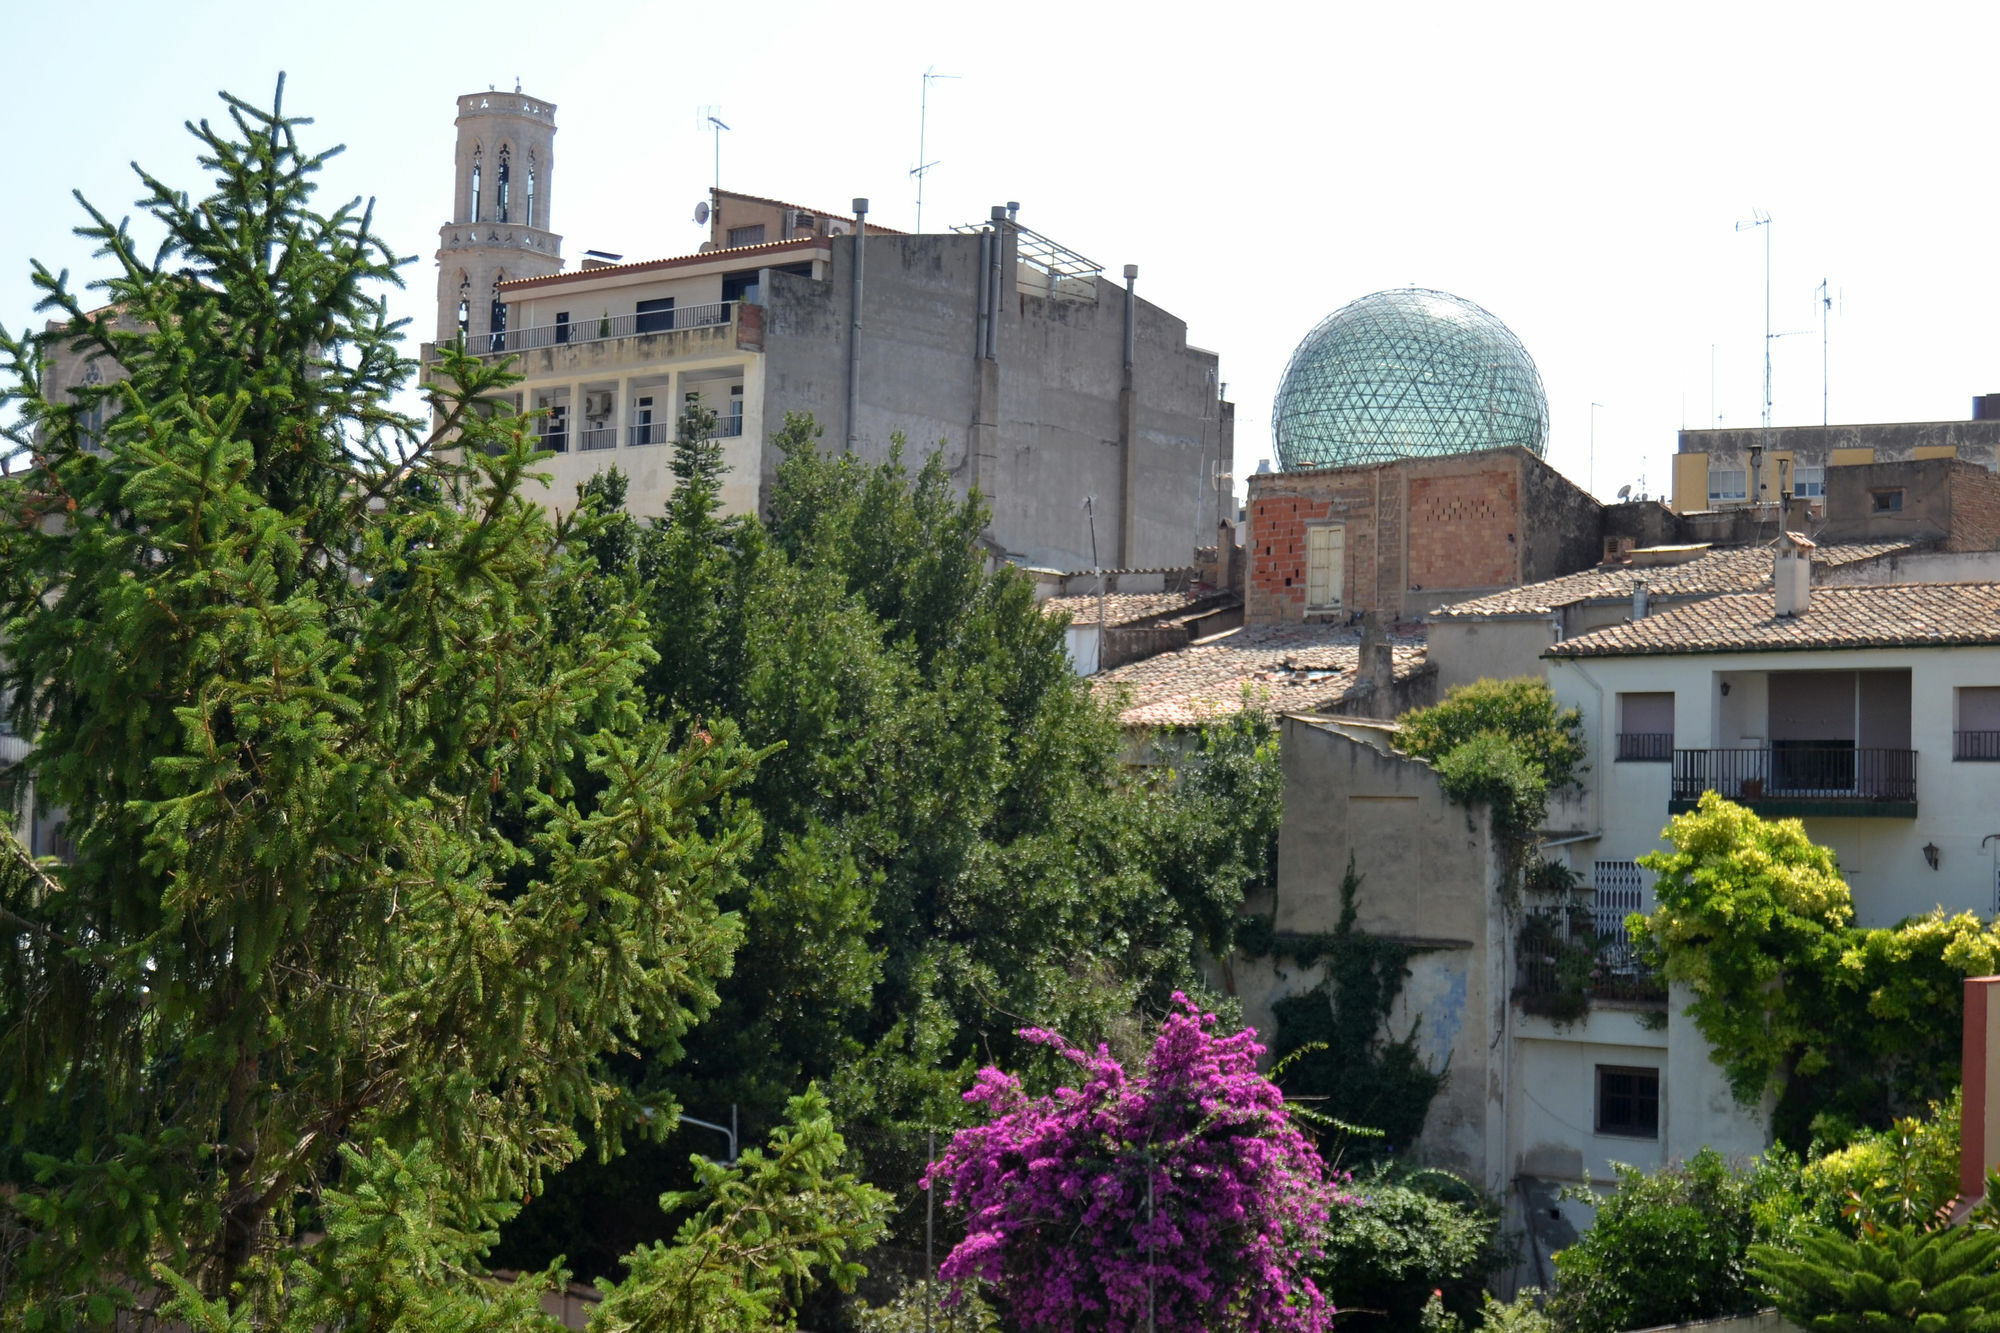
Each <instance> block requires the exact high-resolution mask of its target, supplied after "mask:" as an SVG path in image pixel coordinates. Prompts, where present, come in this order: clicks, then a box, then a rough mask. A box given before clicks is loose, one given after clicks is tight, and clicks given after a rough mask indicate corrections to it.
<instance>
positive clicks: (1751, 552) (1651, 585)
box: [1431, 542, 1914, 620]
mask: <svg viewBox="0 0 2000 1333" xmlns="http://www.w3.org/2000/svg"><path fill="white" fill-rule="evenodd" d="M1912 549H1914V547H1913V545H1912V543H1909V542H1842V543H1839V544H1836V545H1828V546H1821V547H1819V548H1817V549H1816V550H1814V551H1813V563H1814V564H1816V565H1821V566H1823V567H1826V568H1833V567H1835V566H1839V565H1849V564H1853V563H1855V562H1856V561H1861V560H1874V559H1876V558H1878V557H1880V556H1885V555H1894V554H1896V553H1898V552H1901V551H1908V550H1912ZM1773 558H1774V552H1773V549H1772V548H1771V547H1769V546H1761V545H1760V546H1730V547H1724V548H1722V549H1720V550H1712V551H1709V552H1708V553H1707V554H1705V555H1700V556H1696V557H1695V558H1694V559H1692V560H1690V561H1688V562H1686V563H1685V564H1679V565H1645V566H1641V565H1599V566H1598V567H1597V568H1595V569H1586V570H1584V571H1583V572H1581V573H1578V574H1568V575H1565V576H1563V577H1562V578H1559V579H1549V580H1547V581H1546V582H1543V583H1529V584H1524V585H1523V586H1521V587H1519V588H1509V589H1507V590H1506V591H1505V592H1496V593H1492V594H1490V595H1488V596H1485V597H1475V598H1473V599H1472V600H1471V601H1467V602H1454V603H1452V604H1451V605H1449V606H1441V607H1438V608H1437V609H1436V610H1435V611H1432V612H1431V616H1432V618H1433V619H1438V620H1457V619H1463V618H1467V617H1475V616H1521V615H1548V614H1550V613H1551V612H1553V611H1554V610H1555V609H1556V608H1557V607H1563V606H1573V605H1575V604H1576V603H1578V602H1592V601H1611V602H1615V601H1630V600H1631V598H1632V587H1633V585H1634V584H1636V583H1638V582H1639V581H1640V580H1642V579H1643V580H1645V583H1646V591H1647V594H1648V596H1651V597H1664V598H1676V597H1680V598H1688V597H1715V596H1719V595H1721V594H1723V593H1732V592H1756V591H1759V590H1762V589H1767V588H1769V587H1770V586H1771V563H1772V560H1773Z"/></svg>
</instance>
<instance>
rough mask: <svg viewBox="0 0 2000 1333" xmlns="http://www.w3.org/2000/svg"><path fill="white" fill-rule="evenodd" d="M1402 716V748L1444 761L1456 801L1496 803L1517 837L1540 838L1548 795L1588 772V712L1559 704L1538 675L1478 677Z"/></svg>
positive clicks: (1500, 827)
mask: <svg viewBox="0 0 2000 1333" xmlns="http://www.w3.org/2000/svg"><path fill="white" fill-rule="evenodd" d="M1397 720H1398V722H1399V723H1400V724H1401V725H1402V728H1403V730H1402V733H1401V734H1400V735H1399V736H1398V737H1397V741H1396V743H1397V746H1398V747H1399V748H1400V749H1402V750H1403V752H1404V753H1406V754H1412V755H1415V756H1416V757H1417V758H1419V759H1428V760H1430V761H1431V762H1432V763H1433V764H1435V765H1437V769H1438V773H1439V776H1440V778H1441V779H1442V781H1443V785H1444V789H1445V794H1446V795H1448V796H1450V797H1451V798H1452V799H1453V800H1455V801H1458V802H1460V803H1462V804H1463V803H1470V802H1472V801H1475V800H1482V801H1486V802H1489V803H1490V804H1491V805H1492V807H1493V820H1494V826H1495V828H1496V830H1497V831H1499V832H1500V833H1501V834H1502V835H1503V836H1506V837H1509V838H1513V839H1515V840H1517V841H1525V840H1527V839H1529V838H1532V837H1533V836H1534V832H1535V830H1536V829H1537V828H1538V827H1540V825H1541V822H1542V816H1543V814H1544V813H1545V811H1546V809H1547V804H1548V796H1549V793H1551V792H1558V791H1564V790H1567V789H1569V788H1571V787H1574V786H1576V785H1577V782H1578V779H1579V777H1580V775H1581V774H1582V772H1583V761H1584V749H1583V721H1582V716H1581V715H1580V714H1579V713H1578V712H1577V710H1576V709H1574V708H1572V709H1570V710H1569V711H1568V712H1564V711H1563V710H1561V709H1560V708H1558V707H1556V700H1555V694H1554V693H1553V692H1552V691H1551V690H1550V689H1549V686H1548V682H1547V681H1545V680H1543V679H1542V678H1541V677H1539V676H1518V677H1515V678H1514V679H1512V680H1476V681H1474V682H1473V683H1472V684H1470V685H1460V686H1458V687H1457V688H1456V689H1453V690H1452V691H1450V692H1449V693H1448V694H1446V695H1445V697H1444V698H1443V700H1441V701H1440V702H1438V703H1436V704H1433V705H1431V706H1430V707H1429V708H1419V709H1416V710H1413V711H1412V712H1408V713H1405V714H1404V715H1403V716H1402V717H1401V718H1399V719H1397Z"/></svg>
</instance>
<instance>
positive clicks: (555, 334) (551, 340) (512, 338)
mask: <svg viewBox="0 0 2000 1333" xmlns="http://www.w3.org/2000/svg"><path fill="white" fill-rule="evenodd" d="M736 306H737V302H735V301H713V302H710V303H709V304H707V305H686V306H679V307H676V308H675V309H673V310H665V311H662V310H649V311H647V312H646V313H645V314H643V315H642V314H639V313H637V312H633V313H631V314H624V315H604V316H601V317H599V318H597V319H589V318H585V319H575V318H572V319H571V320H570V321H569V322H568V323H566V324H538V325H536V326H535V327H534V328H530V329H508V330H506V331H505V332H504V333H499V334H497V335H496V336H495V337H494V338H493V345H492V347H491V349H490V351H491V352H523V351H527V350H529V349H530V348H535V347H553V346H555V345H556V344H557V343H589V342H602V341H604V340H605V339H607V338H630V337H632V336H633V335H634V334H640V333H655V332H678V331H680V330H682V329H700V328H713V327H714V326H716V325H718V324H727V323H729V322H730V321H731V320H733V319H734V318H735V317H736Z"/></svg>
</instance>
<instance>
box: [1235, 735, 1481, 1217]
mask: <svg viewBox="0 0 2000 1333" xmlns="http://www.w3.org/2000/svg"><path fill="white" fill-rule="evenodd" d="M1282 731H1283V734H1282V737H1281V741H1280V745H1281V753H1282V755H1283V762H1284V772H1285V812H1284V820H1283V823H1282V825H1281V826H1280V830H1279V834H1278V888H1277V893H1276V899H1275V902H1274V903H1273V904H1272V910H1273V913H1274V924H1275V926H1276V928H1277V931H1278V932H1279V935H1280V937H1281V938H1282V937H1283V936H1284V935H1286V934H1293V935H1298V934H1313V933H1318V932H1322V931H1328V930H1331V929H1333V927H1334V925H1335V924H1336V923H1337V921H1338V920H1339V915H1340V882H1341V877H1342V875H1343V874H1344V872H1345V870H1346V868H1347V858H1348V855H1349V853H1350V852H1351V853H1352V854H1353V856H1354V859H1355V866H1356V869H1357V870H1358V871H1359V872H1360V873H1361V875H1362V881H1361V888H1360V893H1359V897H1358V899H1357V922H1356V924H1357V926H1358V927H1359V928H1360V929H1361V930H1363V931H1366V932H1367V933H1369V934H1371V935H1376V936H1381V937H1387V938H1394V939H1402V940H1408V941H1411V942H1413V943H1416V944H1418V945H1419V946H1420V947H1421V949H1422V952H1420V953H1418V954H1417V955H1416V957H1415V958H1413V959H1412V961H1411V967H1410V973H1411V974H1410V977H1409V978H1408V980H1407V981H1406V982H1405V984H1404V988H1403V993H1402V995H1401V997H1400V998H1399V999H1398V1001H1397V1005H1396V1007H1395V1009H1394V1010H1393V1011H1392V1013H1391V1014H1390V1016H1389V1020H1388V1029H1389V1031H1391V1032H1393V1033H1394V1034H1396V1035H1397V1036H1401V1035H1402V1034H1403V1033H1405V1032H1407V1031H1409V1029H1410V1026H1411V1024H1412V1023H1416V1022H1418V1021H1419V1020H1421V1022H1420V1026H1419V1028H1418V1032H1419V1046H1420V1048H1421V1049H1422V1050H1423V1051H1424V1052H1425V1054H1426V1057H1427V1059H1428V1060H1429V1061H1430V1062H1431V1067H1432V1068H1445V1067H1447V1062H1448V1067H1449V1069H1450V1077H1449V1078H1448V1079H1447V1080H1446V1083H1445V1087H1444V1089H1443V1090H1442V1091H1441V1092H1440V1093H1439V1094H1438V1097H1437V1100H1436V1101H1434V1102H1433V1103H1432V1104H1431V1110H1430V1118H1429V1120H1428V1121H1427V1122H1426V1124H1425V1127H1424V1132H1423V1135H1422V1137H1421V1138H1420V1139H1419V1141H1418V1144H1417V1146H1416V1150H1415V1151H1416V1155H1417V1157H1418V1158H1419V1160H1422V1161H1425V1162H1429V1163H1432V1164H1435V1165H1439V1166H1443V1167H1446V1168H1448V1169H1450V1170H1453V1171H1456V1172H1459V1173H1461V1174H1463V1175H1465V1176H1466V1177H1468V1178H1469V1179H1472V1180H1474V1181H1477V1182H1479V1183H1480V1184H1481V1185H1482V1186H1483V1187H1484V1188H1486V1189H1489V1190H1498V1189H1500V1188H1501V1187H1502V1186H1503V1185H1504V1181H1505V1177H1504V1175H1503V1174H1502V1171H1501V1159H1502V1156H1503V1134H1504V1115H1503V1114H1502V1111H1501V1097H1502V1090H1503V1089H1504V1088H1505V1086H1506V1075H1505V1067H1506V1058H1507V1052H1506V1049H1505V1047H1504V1046H1501V1047H1498V1048H1496V1047H1495V1046H1494V1044H1493V1043H1492V1042H1491V1040H1490V1036H1491V1034H1492V1033H1493V1032H1494V1031H1495V1030H1496V1025H1498V1024H1502V1023H1504V1021H1505V1010H1506V1007H1507V1004H1508V999H1507V996H1508V990H1509V984H1508V976H1507V962H1506V954H1507V950H1506V932H1505V926H1504V922H1503V920H1502V915H1501V909H1500V906H1499V900H1498V896H1497V895H1496V894H1495V893H1494V892H1493V891H1492V887H1491V886H1492V885H1493V883H1494V882H1495V876H1496V874H1497V866H1496V862H1495V859H1494V853H1493V847H1492V839H1491V835H1490V832H1489V830H1488V827H1487V816H1486V813H1485V811H1484V809H1483V808H1481V809H1478V810H1470V811H1469V810H1467V809H1465V808H1464V807H1462V806H1456V805H1453V804H1451V802H1449V801H1448V800H1447V799H1446V798H1445V796H1444V793H1443V792H1442V790H1441V789H1440V788H1439V786H1438V780H1437V775H1436V773H1435V772H1434V771H1433V770H1432V769H1431V767H1430V766H1429V765H1428V764H1425V763H1422V762H1421V761H1418V760H1412V759H1408V758H1404V757H1402V756H1399V755H1395V754H1392V753H1389V752H1388V750H1387V746H1386V741H1385V740H1384V739H1383V738H1384V737H1385V736H1386V734H1387V733H1386V732H1385V731H1384V730H1383V729H1382V728H1380V727H1370V726H1367V725H1364V724H1354V723H1339V722H1325V721H1310V720H1306V719H1303V718H1298V717H1288V718H1286V719H1285V720H1284V722H1283V724H1282ZM1323 977H1324V969H1323V968H1320V967H1314V968H1310V969H1297V968H1293V967H1292V966H1290V961H1289V960H1288V959H1280V960H1277V961H1275V962H1273V961H1272V960H1259V961H1258V962H1257V963H1255V964H1254V965H1248V966H1246V965H1241V964H1239V968H1238V971H1237V973H1236V977H1235V980H1236V986H1237V992H1236V993H1237V994H1238V995H1239V996H1240V997H1241V998H1242V1000H1243V1003H1244V1009H1245V1013H1246V1015H1248V1016H1250V1017H1251V1018H1252V1019H1253V1020H1255V1021H1257V1022H1258V1023H1259V1025H1260V1030H1261V1031H1263V1032H1264V1033H1265V1035H1266V1036H1267V1037H1268V1036H1269V1035H1270V1034H1271V1031H1272V1028H1271V1025H1270V1024H1271V1020H1270V1012H1271V1004H1272V1003H1273V1002H1274V1001H1275V1000H1276V999H1279V998H1282V997H1283V996H1285V995H1296V994H1301V993H1304V992H1306V991H1309V990H1311V989H1312V988H1313V987H1314V986H1315V985H1317V984H1318V983H1319V981H1320V980H1321V979H1322V978H1323Z"/></svg>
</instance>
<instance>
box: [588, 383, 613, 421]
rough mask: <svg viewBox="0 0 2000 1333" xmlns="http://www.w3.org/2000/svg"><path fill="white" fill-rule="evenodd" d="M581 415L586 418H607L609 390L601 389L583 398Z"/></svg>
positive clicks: (608, 412)
mask: <svg viewBox="0 0 2000 1333" xmlns="http://www.w3.org/2000/svg"><path fill="white" fill-rule="evenodd" d="M583 414H584V415H585V416H587V417H608V416H610V415H611V390H609V389H603V390H599V391H596V392H592V393H586V394H585V395H584V396H583Z"/></svg>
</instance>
